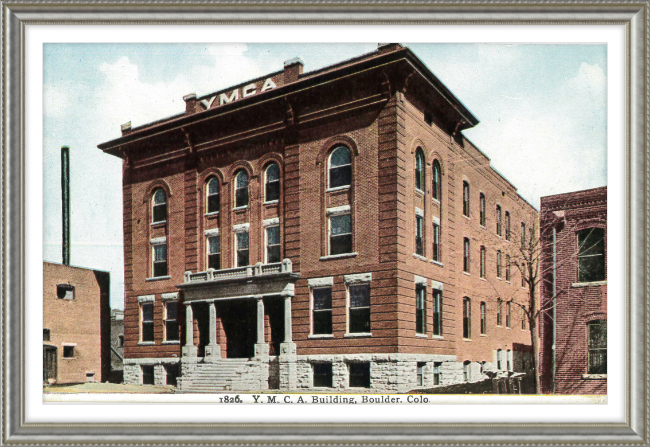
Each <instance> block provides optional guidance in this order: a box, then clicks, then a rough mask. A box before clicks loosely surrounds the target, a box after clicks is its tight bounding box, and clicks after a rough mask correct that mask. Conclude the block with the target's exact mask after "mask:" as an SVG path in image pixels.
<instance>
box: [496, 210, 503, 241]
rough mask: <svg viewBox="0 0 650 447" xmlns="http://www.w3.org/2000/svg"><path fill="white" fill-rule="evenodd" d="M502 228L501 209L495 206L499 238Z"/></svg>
mask: <svg viewBox="0 0 650 447" xmlns="http://www.w3.org/2000/svg"><path fill="white" fill-rule="evenodd" d="M502 231H503V230H502V228H501V207H500V206H499V205H497V235H499V236H501V235H502Z"/></svg>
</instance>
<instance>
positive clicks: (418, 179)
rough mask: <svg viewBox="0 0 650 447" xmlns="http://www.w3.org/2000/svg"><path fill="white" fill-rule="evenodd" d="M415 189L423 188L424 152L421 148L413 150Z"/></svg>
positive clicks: (421, 189)
mask: <svg viewBox="0 0 650 447" xmlns="http://www.w3.org/2000/svg"><path fill="white" fill-rule="evenodd" d="M415 189H418V190H420V191H423V190H424V154H423V153H422V149H421V148H417V150H416V151H415Z"/></svg>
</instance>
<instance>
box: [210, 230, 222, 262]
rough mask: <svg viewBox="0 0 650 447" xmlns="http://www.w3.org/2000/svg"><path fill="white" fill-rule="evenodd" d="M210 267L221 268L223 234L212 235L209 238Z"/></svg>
mask: <svg viewBox="0 0 650 447" xmlns="http://www.w3.org/2000/svg"><path fill="white" fill-rule="evenodd" d="M208 268H209V269H215V270H220V269H221V236H219V235H217V236H210V237H209V238H208Z"/></svg>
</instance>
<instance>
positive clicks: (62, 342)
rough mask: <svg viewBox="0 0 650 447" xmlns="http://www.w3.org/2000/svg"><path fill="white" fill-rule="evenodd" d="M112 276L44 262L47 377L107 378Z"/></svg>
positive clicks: (67, 379) (55, 379)
mask: <svg viewBox="0 0 650 447" xmlns="http://www.w3.org/2000/svg"><path fill="white" fill-rule="evenodd" d="M109 289H110V275H109V273H108V272H103V271H100V270H91V269H86V268H81V267H73V266H69V265H63V264H55V263H53V262H44V263H43V382H46V383H82V382H105V381H107V380H108V379H109V374H110V371H111V345H110V305H109Z"/></svg>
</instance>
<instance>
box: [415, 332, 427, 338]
mask: <svg viewBox="0 0 650 447" xmlns="http://www.w3.org/2000/svg"><path fill="white" fill-rule="evenodd" d="M415 336H416V337H420V338H429V336H428V335H427V334H418V333H417V332H416V333H415Z"/></svg>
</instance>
